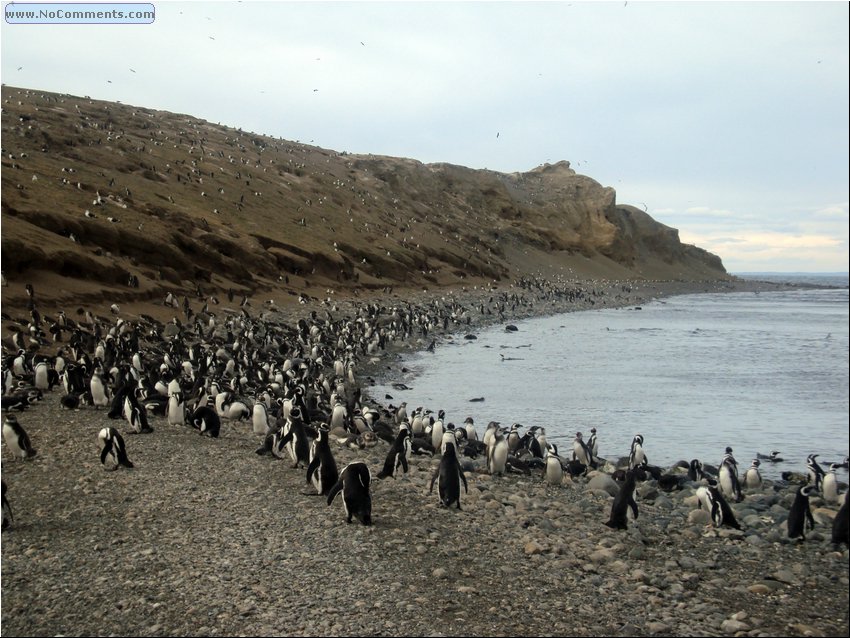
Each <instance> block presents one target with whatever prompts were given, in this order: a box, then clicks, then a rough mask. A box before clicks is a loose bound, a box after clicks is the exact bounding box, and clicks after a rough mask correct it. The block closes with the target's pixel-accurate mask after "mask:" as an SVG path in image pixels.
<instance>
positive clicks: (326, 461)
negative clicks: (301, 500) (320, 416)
mask: <svg viewBox="0 0 850 638" xmlns="http://www.w3.org/2000/svg"><path fill="white" fill-rule="evenodd" d="M311 481H312V482H313V486H314V487H315V488H316V493H317V494H328V492H330V490H331V489H332V488H333V486H334V485H336V483H337V481H339V470H337V467H336V461H335V460H334V455H333V452H331V445H330V431H329V430H328V429H326V428H319V431H318V436H317V437H316V439H315V440H314V441H313V445H312V446H311V448H310V464H309V465H308V466H307V482H308V483H310V482H311Z"/></svg>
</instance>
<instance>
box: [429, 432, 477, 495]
mask: <svg viewBox="0 0 850 638" xmlns="http://www.w3.org/2000/svg"><path fill="white" fill-rule="evenodd" d="M438 476H439V477H440V483H439V492H440V503H441V504H443V505H444V506H445V507H451V504H452V503H457V508H458V509H461V507H460V482H461V481H463V487H464V489H465V490H466V492H467V493H469V487H468V486H467V484H466V476H464V474H463V468H461V466H460V463H459V462H458V460H457V448H455V446H454V445H447V446H446V449H445V451H444V452H443V458H442V459H440V467H439V468H437V471H436V472H435V473H434V476H433V477H431V489H430V490H429V491H428V493H429V494H431V493H433V492H434V481H436V480H437V477H438Z"/></svg>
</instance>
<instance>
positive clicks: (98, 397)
mask: <svg viewBox="0 0 850 638" xmlns="http://www.w3.org/2000/svg"><path fill="white" fill-rule="evenodd" d="M102 374H103V369H102V368H100V367H99V366H98V368H96V369H95V371H94V374H92V377H91V380H90V381H89V388H90V389H91V398H92V404H93V405H94V407H95V409H98V408H101V407H106V406H107V405H109V395H108V393H107V389H106V384H105V383H104V382H103V378H102V377H101V375H102Z"/></svg>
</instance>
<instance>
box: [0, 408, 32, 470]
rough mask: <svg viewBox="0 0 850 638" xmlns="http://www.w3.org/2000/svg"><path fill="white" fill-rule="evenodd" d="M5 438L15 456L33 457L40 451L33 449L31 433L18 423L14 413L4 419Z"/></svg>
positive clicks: (7, 445)
mask: <svg viewBox="0 0 850 638" xmlns="http://www.w3.org/2000/svg"><path fill="white" fill-rule="evenodd" d="M3 439H4V440H5V441H6V447H7V448H9V451H10V452H11V453H12V456H13V457H20V458H22V459H31V458H33V457H34V456H35V455H36V454H37V453H38V452H37V451H36V450H35V449H33V447H32V443H30V437H29V435H28V434H27V433H26V430H24V428H23V427H22V426H21V424H20V423H18V419H17V417H16V416H15V415H14V414H9V415H7V416H6V418H5V419H4V420H3Z"/></svg>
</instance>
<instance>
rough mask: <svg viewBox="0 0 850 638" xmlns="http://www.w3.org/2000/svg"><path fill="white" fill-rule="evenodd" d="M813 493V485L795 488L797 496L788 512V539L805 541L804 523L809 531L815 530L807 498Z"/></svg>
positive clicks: (814, 490) (815, 490) (814, 491)
mask: <svg viewBox="0 0 850 638" xmlns="http://www.w3.org/2000/svg"><path fill="white" fill-rule="evenodd" d="M813 456H817V455H816V454H815V455H813ZM809 458H812V457H809ZM815 493H817V488H816V487H815V486H814V485H801V486H800V487H798V488H797V495H796V496H795V497H794V502H793V503H791V509H790V510H789V511H788V538H797V537H799V538H800V540H801V541H804V540H806V521H808V523H809V529H810V530H812V529H814V528H815V519H814V517H813V516H812V510H811V508H810V507H809V496H811V495H812V494H815Z"/></svg>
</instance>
